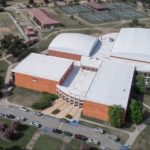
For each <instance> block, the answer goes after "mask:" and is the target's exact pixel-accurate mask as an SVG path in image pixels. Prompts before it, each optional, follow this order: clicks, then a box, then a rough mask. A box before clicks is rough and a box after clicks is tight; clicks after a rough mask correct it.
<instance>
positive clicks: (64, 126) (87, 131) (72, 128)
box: [0, 106, 121, 150]
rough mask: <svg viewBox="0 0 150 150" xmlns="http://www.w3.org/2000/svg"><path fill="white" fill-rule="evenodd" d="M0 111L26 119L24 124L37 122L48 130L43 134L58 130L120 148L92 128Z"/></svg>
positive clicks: (7, 109)
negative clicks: (53, 129)
mask: <svg viewBox="0 0 150 150" xmlns="http://www.w3.org/2000/svg"><path fill="white" fill-rule="evenodd" d="M0 110H1V112H2V113H4V114H13V115H15V116H16V117H22V116H24V117H25V118H27V121H25V124H30V123H31V122H32V121H36V122H39V123H40V124H41V125H42V128H41V130H44V129H45V128H47V129H48V130H47V131H45V132H50V131H51V129H52V128H59V129H61V130H63V131H69V132H71V133H73V134H82V135H84V136H86V137H88V138H91V139H95V140H97V141H100V142H101V145H102V146H107V147H109V148H112V149H116V150H117V149H119V147H120V146H121V143H120V142H114V141H113V140H111V139H110V138H109V134H107V133H105V134H100V133H97V132H95V131H94V128H92V127H87V126H83V125H80V124H78V125H73V124H70V123H64V122H62V121H61V120H59V119H56V118H53V117H50V116H47V115H43V116H37V115H35V114H33V112H32V111H28V112H25V111H20V110H19V109H18V108H16V107H14V106H13V107H8V106H6V107H4V106H0Z"/></svg>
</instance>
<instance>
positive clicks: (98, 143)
mask: <svg viewBox="0 0 150 150" xmlns="http://www.w3.org/2000/svg"><path fill="white" fill-rule="evenodd" d="M87 143H91V144H95V145H100V144H101V143H100V142H99V141H97V140H95V139H88V140H87Z"/></svg>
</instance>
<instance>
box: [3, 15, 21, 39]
mask: <svg viewBox="0 0 150 150" xmlns="http://www.w3.org/2000/svg"><path fill="white" fill-rule="evenodd" d="M9 33H13V34H15V35H18V36H20V37H21V34H20V33H19V31H18V29H17V27H16V25H15V24H14V22H13V20H12V19H11V18H10V16H9V15H8V14H7V13H0V38H2V37H3V35H6V34H9Z"/></svg>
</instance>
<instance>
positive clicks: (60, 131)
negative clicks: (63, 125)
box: [52, 128, 63, 134]
mask: <svg viewBox="0 0 150 150" xmlns="http://www.w3.org/2000/svg"><path fill="white" fill-rule="evenodd" d="M52 132H54V133H58V134H62V133H63V131H62V130H60V129H55V128H54V129H52Z"/></svg>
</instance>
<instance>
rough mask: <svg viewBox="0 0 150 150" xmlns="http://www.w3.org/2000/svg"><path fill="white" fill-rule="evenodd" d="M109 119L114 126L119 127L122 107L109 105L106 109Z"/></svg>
mask: <svg viewBox="0 0 150 150" xmlns="http://www.w3.org/2000/svg"><path fill="white" fill-rule="evenodd" d="M108 116H109V121H110V123H111V125H112V126H114V127H121V125H122V119H123V118H122V117H123V108H122V107H121V106H120V105H113V106H110V107H109V110H108Z"/></svg>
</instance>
